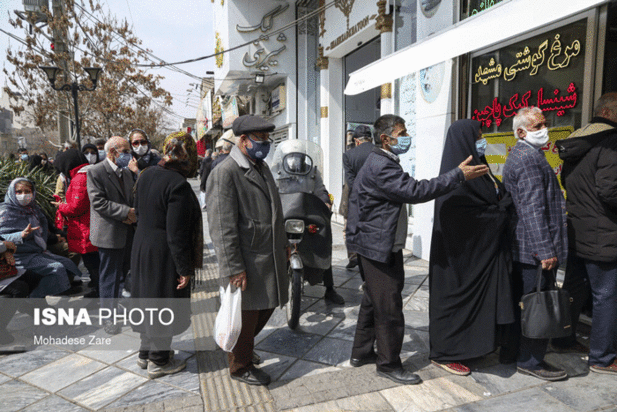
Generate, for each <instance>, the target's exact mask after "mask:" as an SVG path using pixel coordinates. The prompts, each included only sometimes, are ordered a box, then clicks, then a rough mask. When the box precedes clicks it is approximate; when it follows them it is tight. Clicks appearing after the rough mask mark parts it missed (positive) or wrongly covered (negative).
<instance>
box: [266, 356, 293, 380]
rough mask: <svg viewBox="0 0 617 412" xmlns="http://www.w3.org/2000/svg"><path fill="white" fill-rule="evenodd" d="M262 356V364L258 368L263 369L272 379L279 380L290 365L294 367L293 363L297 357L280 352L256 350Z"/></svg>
mask: <svg viewBox="0 0 617 412" xmlns="http://www.w3.org/2000/svg"><path fill="white" fill-rule="evenodd" d="M256 352H257V353H258V354H259V356H261V364H260V365H259V366H258V368H260V369H263V370H264V371H265V372H266V373H267V374H268V375H270V377H271V378H272V381H276V380H278V379H279V378H280V377H281V376H282V375H283V373H285V372H286V371H287V370H288V369H289V367H293V363H294V362H296V361H297V360H298V359H297V358H292V357H289V356H283V355H279V354H278V353H270V352H264V351H256Z"/></svg>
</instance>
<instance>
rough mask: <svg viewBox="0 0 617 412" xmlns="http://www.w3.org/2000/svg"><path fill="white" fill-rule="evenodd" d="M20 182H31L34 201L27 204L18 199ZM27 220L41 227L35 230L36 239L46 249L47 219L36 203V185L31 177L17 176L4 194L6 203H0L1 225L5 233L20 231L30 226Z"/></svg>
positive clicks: (34, 225)
mask: <svg viewBox="0 0 617 412" xmlns="http://www.w3.org/2000/svg"><path fill="white" fill-rule="evenodd" d="M20 182H25V183H29V184H30V185H31V187H32V201H31V202H30V204H28V205H26V206H22V205H20V204H19V202H18V201H17V195H16V193H15V186H16V185H17V184H18V183H20ZM26 220H27V221H28V223H30V224H31V225H32V227H37V226H40V227H41V229H40V230H37V231H35V232H34V240H35V241H36V243H37V244H38V245H39V246H40V247H41V248H42V249H43V250H46V249H47V243H46V241H45V239H46V237H47V219H46V218H45V215H43V212H42V211H41V209H40V208H39V206H38V205H37V204H36V185H35V184H34V182H33V181H32V180H30V179H27V178H25V177H17V178H15V179H13V181H12V182H11V184H10V185H9V188H8V189H7V191H6V194H5V195H4V203H2V204H0V227H1V228H2V232H3V233H14V232H20V231H22V230H24V229H25V228H26V226H28V223H26V224H25V225H24V222H25V221H26Z"/></svg>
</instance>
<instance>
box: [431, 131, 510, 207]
mask: <svg viewBox="0 0 617 412" xmlns="http://www.w3.org/2000/svg"><path fill="white" fill-rule="evenodd" d="M480 126H481V123H480V122H478V121H476V120H467V119H463V120H457V121H456V122H454V123H452V125H451V126H450V128H449V129H448V134H447V135H446V144H445V146H444V148H443V156H442V158H441V168H440V169H439V174H443V173H446V172H449V171H450V170H452V169H454V168H455V167H458V165H460V164H461V163H462V162H463V161H464V160H465V159H467V158H468V157H469V156H470V155H471V156H473V160H472V161H471V163H470V164H471V165H481V164H487V163H486V159H485V157H484V156H482V157H480V156H479V155H478V151H477V150H476V140H477V139H478V135H479V134H480ZM489 173H490V172H489ZM494 180H495V181H496V182H497V185H498V186H499V190H500V191H501V193H503V192H504V191H505V190H504V188H503V186H502V184H501V182H500V181H499V180H497V179H495V178H494ZM465 186H466V187H467V188H469V189H470V190H471V191H472V192H474V193H475V194H476V195H477V196H480V197H481V198H483V199H484V200H485V201H488V202H489V203H494V202H496V200H497V199H496V196H495V183H493V181H492V180H491V179H490V178H489V177H488V176H486V175H485V176H481V177H479V178H477V179H473V180H468V181H466V182H465Z"/></svg>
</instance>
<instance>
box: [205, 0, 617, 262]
mask: <svg viewBox="0 0 617 412" xmlns="http://www.w3.org/2000/svg"><path fill="white" fill-rule="evenodd" d="M217 3H218V2H217ZM222 3H224V5H222V6H219V5H215V10H216V11H215V14H216V20H215V21H216V28H215V31H216V36H217V42H218V41H219V40H220V42H219V43H218V44H217V48H218V50H229V49H230V48H233V47H235V46H238V45H241V44H244V43H247V42H250V41H252V40H254V39H259V41H252V42H251V43H250V44H249V45H248V46H245V47H239V48H238V49H235V50H233V51H231V52H229V53H225V54H223V55H222V56H223V57H222V59H221V61H220V64H221V65H220V67H218V68H217V70H218V71H217V73H216V74H215V78H217V79H224V80H222V81H221V80H217V81H215V92H216V93H217V94H219V95H221V94H222V95H228V94H234V93H235V94H240V95H247V94H248V95H249V96H251V97H250V101H251V104H250V107H249V111H250V112H251V113H255V114H261V115H264V116H265V117H267V118H269V119H270V120H271V121H273V122H274V123H275V124H276V125H277V130H276V131H275V135H277V136H279V137H281V138H299V139H307V140H312V141H315V142H317V143H319V144H320V145H321V147H322V149H323V152H324V159H323V161H324V163H323V164H324V165H326V167H325V168H324V169H325V170H324V171H323V174H324V182H325V184H326V186H327V187H328V189H329V191H330V192H331V193H333V194H334V197H335V204H336V205H337V206H338V201H339V200H340V195H341V191H342V186H343V168H342V155H343V152H344V150H345V131H346V130H347V129H349V128H350V127H352V128H353V127H355V126H357V125H359V124H367V125H371V124H372V123H373V122H374V121H375V120H376V119H377V117H379V116H380V115H382V114H388V113H394V114H397V115H399V116H401V117H403V118H404V119H405V121H406V126H407V130H408V131H409V133H410V135H411V136H412V141H413V144H412V150H410V152H409V153H407V154H406V155H404V156H403V157H402V159H401V164H402V166H403V168H404V170H405V171H407V172H408V173H410V174H411V175H413V176H414V177H415V178H416V179H427V178H432V177H435V176H437V174H438V173H439V165H440V162H441V155H442V149H443V145H444V141H445V135H446V132H447V129H448V127H449V125H450V124H451V123H452V122H453V121H454V120H457V119H462V118H473V119H477V120H479V121H480V122H482V124H483V131H484V133H485V135H486V136H487V138H488V140H489V148H488V151H487V160H488V161H489V163H491V167H492V169H493V171H494V172H495V174H496V175H500V174H501V168H502V167H503V163H504V162H505V158H506V156H507V153H508V151H509V148H510V147H511V146H512V145H513V144H514V142H515V140H514V137H513V135H512V130H511V129H512V120H511V117H512V116H513V115H514V114H515V113H516V111H517V110H518V109H519V108H521V107H524V106H531V105H534V106H539V107H541V108H542V109H543V111H544V112H545V113H546V114H547V118H548V119H549V121H550V122H551V142H549V144H547V146H546V147H545V148H544V150H545V153H546V155H547V158H548V160H549V162H550V163H551V164H552V165H553V167H554V169H555V172H556V173H559V171H560V164H559V159H558V156H557V152H556V149H555V146H554V141H555V140H556V139H558V138H564V137H567V135H568V134H569V133H571V131H573V130H574V129H576V128H578V127H581V126H582V125H585V124H586V123H587V122H589V120H590V119H591V113H592V109H593V103H594V101H595V100H596V99H597V98H598V97H599V96H600V95H601V94H603V93H605V92H608V91H615V90H616V88H617V85H616V84H615V83H616V82H617V81H616V80H615V79H617V76H616V75H615V71H616V70H617V64H616V63H617V62H616V60H617V35H616V34H615V33H617V5H615V3H614V2H612V3H609V2H607V1H602V0H577V1H570V0H568V1H556V0H545V1H544V2H541V5H540V6H538V4H536V3H537V2H536V3H534V2H533V1H531V0H380V1H376V0H341V1H336V2H333V1H328V0H314V1H298V2H292V1H282V0H280V1H276V0H269V1H263V2H249V1H248V0H236V1H230V0H227V1H225V2H222ZM254 3H259V4H254ZM543 7H544V8H546V10H544V9H543ZM530 10H532V11H530ZM303 17H306V20H304V19H303ZM298 19H300V20H302V21H297V20H298ZM286 25H294V26H295V28H294V29H287V30H285V31H283V32H277V30H280V29H282V28H284V27H285V26H286ZM270 33H275V34H274V35H271V34H270ZM281 33H283V34H284V36H281V39H279V36H280V34H281ZM283 37H284V38H285V40H282V38H283ZM283 46H284V47H283ZM218 63H219V62H217V66H218ZM259 73H264V74H266V76H265V79H266V80H265V81H264V82H263V83H261V84H258V83H255V75H256V74H259ZM232 85H233V86H232ZM279 86H284V87H285V90H284V93H283V92H282V91H281V89H279V91H278V96H281V95H284V96H285V98H286V102H285V106H284V108H283V109H281V110H272V109H271V107H272V102H273V98H272V95H273V90H275V89H276V88H277V87H279ZM262 102H266V104H265V105H264V104H262ZM433 209H434V205H433V202H429V203H425V204H421V205H414V206H413V207H411V206H408V212H409V215H410V218H409V224H410V227H409V230H408V233H409V238H408V242H407V248H409V249H412V250H413V252H414V254H415V255H417V256H420V257H422V258H425V259H427V258H428V255H429V250H430V240H431V232H432V224H433V223H432V222H433ZM335 219H337V220H342V219H340V218H339V217H338V216H335Z"/></svg>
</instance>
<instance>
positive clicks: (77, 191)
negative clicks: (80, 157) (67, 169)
mask: <svg viewBox="0 0 617 412" xmlns="http://www.w3.org/2000/svg"><path fill="white" fill-rule="evenodd" d="M88 167H89V165H87V164H83V165H80V166H77V167H76V168H74V169H73V170H71V183H70V184H69V188H68V189H67V191H66V203H61V204H60V206H59V207H58V211H59V212H60V213H61V214H62V216H64V217H65V218H67V221H68V228H67V241H68V243H69V251H71V252H75V253H80V254H84V253H90V252H96V251H97V250H98V248H97V247H96V246H94V245H92V242H90V199H89V198H88V186H87V181H88V179H87V175H86V172H87V170H88Z"/></svg>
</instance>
